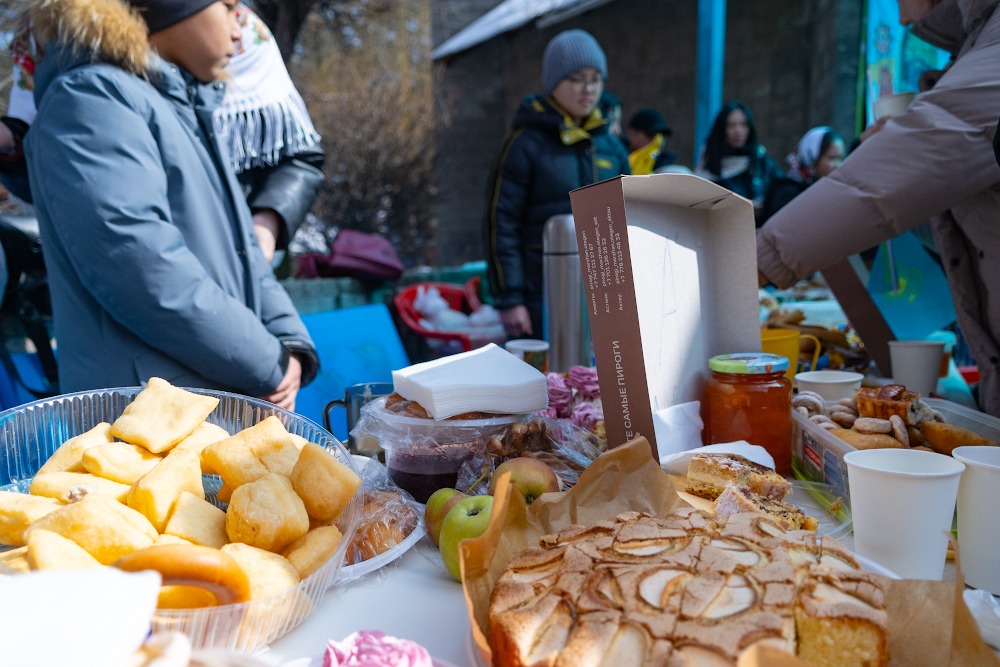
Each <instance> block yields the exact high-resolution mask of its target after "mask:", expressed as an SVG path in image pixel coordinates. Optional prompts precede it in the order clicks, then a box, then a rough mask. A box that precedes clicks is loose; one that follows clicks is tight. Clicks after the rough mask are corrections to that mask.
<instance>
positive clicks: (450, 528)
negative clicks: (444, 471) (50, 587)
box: [438, 496, 493, 581]
mask: <svg viewBox="0 0 1000 667" xmlns="http://www.w3.org/2000/svg"><path fill="white" fill-rule="evenodd" d="M492 508H493V496H466V497H465V498H462V499H461V500H459V501H458V502H457V503H455V505H454V506H453V507H452V508H451V510H450V511H449V512H448V516H446V517H445V518H444V523H443V524H441V538H440V539H441V543H440V544H439V545H438V548H439V549H440V550H441V560H443V561H444V566H445V567H446V568H448V572H450V573H451V576H453V577H455V578H456V579H458V580H459V581H461V580H462V572H461V570H460V569H459V567H458V561H459V557H458V545H459V543H460V542H461V541H462V540H465V539H468V538H470V537H479V536H480V535H482V534H483V533H485V532H486V527H487V526H489V525H490V510H491V509H492Z"/></svg>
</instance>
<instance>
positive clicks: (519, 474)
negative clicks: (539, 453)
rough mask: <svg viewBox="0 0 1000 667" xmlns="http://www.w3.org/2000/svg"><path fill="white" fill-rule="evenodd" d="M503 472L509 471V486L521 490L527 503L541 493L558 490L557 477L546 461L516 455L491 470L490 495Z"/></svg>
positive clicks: (531, 501) (533, 500)
mask: <svg viewBox="0 0 1000 667" xmlns="http://www.w3.org/2000/svg"><path fill="white" fill-rule="evenodd" d="M505 472H510V483H511V486H513V487H514V488H515V489H517V490H518V491H520V492H521V495H522V496H524V500H525V502H527V503H528V504H529V505H530V504H531V503H533V502H535V499H536V498H538V496H540V495H542V494H543V493H549V492H551V491H558V490H559V478H558V477H556V473H555V471H554V470H553V469H552V468H550V467H549V466H548V465H547V464H546V463H544V462H542V461H539V460H538V459H535V458H532V457H530V456H518V457H516V458H513V459H507V460H506V461H504V462H503V463H501V464H500V465H498V466H497V469H496V470H495V471H493V477H491V478H490V490H489V493H490V494H491V495H492V494H493V493H495V492H496V489H497V482H499V481H500V478H501V477H502V476H503V474H504V473H505Z"/></svg>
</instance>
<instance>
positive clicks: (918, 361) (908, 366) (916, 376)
mask: <svg viewBox="0 0 1000 667" xmlns="http://www.w3.org/2000/svg"><path fill="white" fill-rule="evenodd" d="M942 358H944V343H943V342H941V341H935V340H890V341H889V359H890V362H891V363H892V379H893V380H894V381H895V382H896V383H897V384H901V385H904V386H905V387H906V388H907V389H909V390H910V391H915V392H917V393H919V394H920V395H921V396H927V395H929V394H930V393H931V392H932V391H934V390H936V389H937V383H938V378H939V377H940V375H941V359H942Z"/></svg>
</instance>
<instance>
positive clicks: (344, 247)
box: [298, 229, 403, 280]
mask: <svg viewBox="0 0 1000 667" xmlns="http://www.w3.org/2000/svg"><path fill="white" fill-rule="evenodd" d="M298 275H299V276H300V277H305V278H309V277H323V278H338V277H348V278H360V279H361V280H397V279H398V278H399V277H400V276H401V275H403V263H402V262H400V261H399V257H398V256H397V255H396V249H395V248H393V247H392V244H391V243H389V241H388V240H386V239H385V238H384V237H382V236H378V235H377V234H365V233H364V232H359V231H357V230H354V229H342V230H340V232H338V233H337V238H335V239H334V240H333V246H332V247H331V249H330V254H329V255H320V254H319V253H309V254H307V255H303V256H302V257H301V258H300V259H299V270H298Z"/></svg>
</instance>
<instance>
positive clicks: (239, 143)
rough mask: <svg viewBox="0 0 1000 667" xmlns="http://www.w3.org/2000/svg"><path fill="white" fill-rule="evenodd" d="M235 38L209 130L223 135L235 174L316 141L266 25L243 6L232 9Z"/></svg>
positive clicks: (304, 110)
mask: <svg viewBox="0 0 1000 667" xmlns="http://www.w3.org/2000/svg"><path fill="white" fill-rule="evenodd" d="M236 18H237V21H238V22H239V24H240V28H241V37H240V41H239V43H237V46H236V55H235V56H234V57H233V59H232V60H231V61H230V63H229V68H228V72H229V82H228V85H227V88H226V96H225V98H224V99H223V101H222V104H221V105H220V106H219V108H218V109H217V110H216V112H215V129H216V132H218V133H219V135H220V136H223V137H228V138H229V154H230V159H231V160H232V163H233V167H234V168H235V170H236V173H240V172H242V171H244V170H246V169H252V168H255V167H263V166H269V165H274V164H277V163H278V162H279V161H281V159H282V157H286V156H291V155H295V154H297V153H299V152H301V151H302V150H303V149H304V148H309V147H311V146H315V145H317V144H318V143H319V140H320V136H319V134H318V133H317V132H316V129H315V127H313V124H312V120H311V119H310V118H309V111H308V110H307V109H306V104H305V102H304V101H303V100H302V96H301V95H299V93H298V91H297V90H296V89H295V85H294V84H293V83H292V80H291V78H290V77H289V76H288V70H287V69H286V68H285V63H284V61H283V60H282V58H281V52H280V51H279V50H278V45H277V43H276V42H275V41H274V35H272V34H271V31H270V29H268V27H267V25H266V24H265V23H264V22H263V21H262V20H261V19H260V18H259V17H258V16H257V15H256V14H254V13H253V12H252V11H250V9H249V8H247V7H246V6H245V5H240V6H239V9H238V10H237V16H236Z"/></svg>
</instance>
